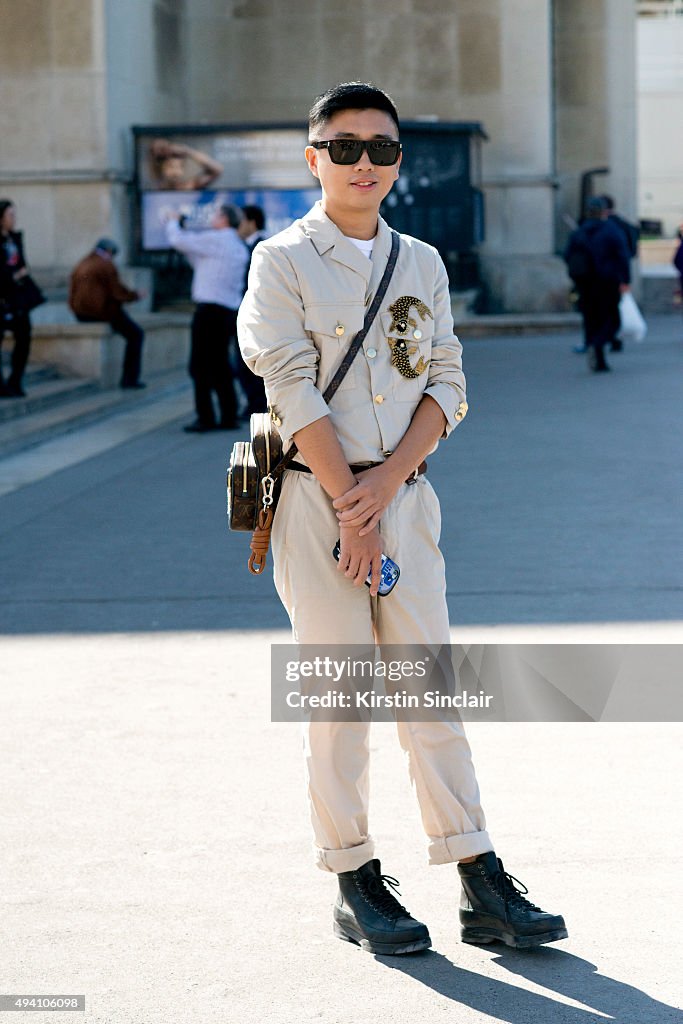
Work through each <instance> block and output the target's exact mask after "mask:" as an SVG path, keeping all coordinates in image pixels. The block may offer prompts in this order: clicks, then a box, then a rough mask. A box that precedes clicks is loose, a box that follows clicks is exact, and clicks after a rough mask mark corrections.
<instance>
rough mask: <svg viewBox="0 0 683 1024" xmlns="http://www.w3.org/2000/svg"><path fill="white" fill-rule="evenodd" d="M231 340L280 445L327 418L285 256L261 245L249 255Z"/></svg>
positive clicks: (295, 286)
mask: <svg viewBox="0 0 683 1024" xmlns="http://www.w3.org/2000/svg"><path fill="white" fill-rule="evenodd" d="M237 337H238V340H239V346H240V351H241V353H242V357H243V359H244V361H245V362H246V364H247V366H248V367H249V369H250V370H252V371H253V372H254V373H255V374H257V375H258V376H259V377H263V381H264V384H265V387H266V392H267V395H268V403H269V405H270V408H271V410H272V415H273V418H274V420H275V422H276V424H277V425H278V428H279V431H280V434H281V435H282V439H283V441H284V442H285V444H289V442H290V441H291V439H292V437H293V436H294V434H296V432H297V430H301V429H302V428H303V427H306V426H308V424H309V423H314V422H315V421H316V420H319V419H321V418H322V417H323V416H327V415H328V414H329V410H328V407H327V403H326V402H325V400H324V399H323V396H322V394H321V393H320V391H319V390H318V388H317V387H316V386H315V382H316V379H317V376H318V359H319V356H318V350H317V348H316V347H315V345H314V343H313V341H312V339H311V338H310V337H309V336H308V334H307V333H306V331H305V329H304V306H303V301H302V298H301V291H300V289H299V283H298V280H297V276H296V273H295V271H294V268H293V267H292V265H291V263H290V261H289V259H288V258H287V255H286V254H285V253H284V252H283V251H282V250H281V249H279V248H277V246H270V245H268V243H267V242H265V243H264V242H262V243H261V244H260V245H259V246H258V247H257V249H255V250H254V256H253V259H252V262H251V268H250V270H249V286H248V289H247V293H246V295H245V296H244V299H243V300H242V304H241V306H240V309H239V314H238V317H237Z"/></svg>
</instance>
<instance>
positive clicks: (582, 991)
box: [0, 318, 683, 1024]
mask: <svg viewBox="0 0 683 1024" xmlns="http://www.w3.org/2000/svg"><path fill="white" fill-rule="evenodd" d="M679 328H680V324H679V321H678V319H675V318H664V319H662V320H660V321H657V322H655V323H653V325H652V336H651V339H650V340H649V341H648V343H647V344H645V345H643V346H640V347H638V348H637V349H633V350H632V351H626V352H624V353H623V354H622V355H621V356H617V355H615V356H614V357H613V363H614V366H615V371H614V373H612V374H611V375H605V376H604V377H595V376H592V375H589V373H588V371H587V370H586V368H585V366H584V363H583V360H582V359H581V357H579V356H574V355H572V353H571V351H570V347H571V344H572V339H571V337H569V336H567V335H566V334H563V335H557V336H537V337H533V338H514V339H510V338H508V339H498V340H497V339H482V340H476V341H472V342H470V343H469V345H468V349H467V369H468V372H469V378H470V395H469V397H470V405H471V410H472V411H471V414H470V416H469V417H468V419H467V420H466V422H465V424H463V426H462V427H461V428H459V430H458V431H457V432H456V434H455V435H454V437H453V438H452V440H451V441H450V442H449V443H448V444H447V445H444V446H443V449H442V451H441V452H440V453H439V455H438V458H435V459H434V460H433V464H432V467H431V468H430V472H431V478H432V480H433V481H434V483H435V485H436V487H437V489H438V490H439V492H440V494H441V497H442V503H443V511H444V537H443V546H444V550H445V552H446V556H447V560H448V565H449V570H450V571H449V581H450V582H449V588H450V589H449V601H450V607H451V617H452V622H453V637H454V640H457V641H458V642H463V643H465V642H470V641H482V640H486V641H490V642H494V641H496V640H506V641H508V640H511V639H513V640H514V639H524V640H541V641H549V640H555V639H562V640H563V641H568V642H572V641H574V640H581V641H582V642H585V641H595V642H600V641H604V642H615V641H617V640H618V641H620V642H623V641H624V639H625V638H626V639H627V640H631V641H633V642H637V641H643V642H646V641H649V642H659V641H666V642H677V643H679V642H681V641H682V640H683V632H682V630H681V624H682V622H683V572H682V569H683V561H682V558H683V556H682V551H683V545H682V544H681V541H682V540H683V536H682V534H683V523H682V519H681V515H680V509H681V504H682V499H683V476H682V474H681V470H680V451H679V449H680V442H679V438H680V437H681V432H682V427H683V412H682V403H681V400H680V397H681V381H682V379H683V378H682V373H681V371H682V370H683V331H682V330H680V329H679ZM146 401H147V400H146V399H145V398H144V397H142V396H141V403H142V404H141V410H140V416H139V418H138V420H137V422H135V421H134V419H130V418H129V419H128V421H125V420H123V419H122V417H123V416H124V415H128V416H130V413H125V414H121V416H117V417H112V418H111V419H109V420H108V421H106V423H105V424H99V425H93V426H90V427H87V428H84V429H83V430H81V431H78V432H75V433H72V434H70V435H69V439H70V440H69V442H68V443H67V444H65V443H64V441H63V440H61V441H60V440H59V439H55V440H54V442H50V443H51V444H52V445H53V446H52V448H44V447H41V448H35V449H32V450H31V451H29V452H27V453H26V456H25V459H24V461H23V463H22V461H21V460H20V461H19V463H17V460H16V458H14V457H13V461H12V460H5V461H0V487H1V488H2V493H3V494H4V496H3V497H2V498H0V557H1V558H2V579H3V600H2V623H3V628H2V632H3V634H4V636H3V638H2V639H1V640H0V664H1V665H2V686H1V687H0V705H1V706H0V720H2V721H3V723H4V725H5V727H4V729H3V736H2V740H3V742H2V748H1V749H2V754H3V758H2V760H3V766H2V778H3V783H4V785H3V787H2V796H0V821H1V823H2V828H1V829H0V856H1V857H2V862H3V865H4V870H3V880H4V881H3V904H4V907H3V914H2V924H1V925H0V928H1V929H2V933H3V943H2V946H3V968H2V981H1V982H0V988H1V990H2V991H4V992H19V993H21V992H23V993H29V992H36V993H41V992H42V993H45V994H48V993H67V992H83V993H85V994H86V996H87V1000H88V1009H87V1012H86V1014H85V1020H86V1021H87V1022H88V1024H91V1022H92V1024H105V1022H116V1024H120V1022H121V1024H129V1022H130V1024H145V1022H150V1024H151V1022H154V1024H157V1022H159V1024H161V1022H163V1024H167V1022H171V1021H179V1022H183V1024H185V1022H188V1024H195V1022H197V1024H199V1022H201V1024H204V1022H211V1024H213V1022H222V1024H224V1022H229V1024H232V1022H233V1021H235V1022H237V1021H239V1022H248V1024H251V1022H254V1024H256V1022H257V1021H268V1022H271V1021H272V1022H273V1024H289V1022H292V1024H293V1022H295V1021H297V1022H298V1021H301V1020H313V1021H324V1022H342V1021H344V1022H346V1021H359V1022H365V1021H387V1022H392V1024H393V1022H396V1024H403V1022H411V1024H412V1022H413V1021H415V1020H422V1021H424V1022H426V1024H432V1022H437V1021H442V1020H446V1019H449V1020H451V1019H452V1020H456V1021H457V1022H458V1024H471V1022H472V1024H474V1022H477V1024H479V1022H489V1021H506V1022H510V1024H535V1022H553V1024H554V1022H558V1024H583V1022H586V1024H588V1022H593V1021H599V1020H605V1019H607V1020H616V1021H619V1022H620V1024H659V1022H667V1024H668V1022H674V1021H682V1020H683V1014H681V1012H680V1010H678V1009H676V1007H677V1006H679V1005H680V984H679V976H680V942H679V940H678V932H679V922H680V892H681V887H680V878H681V869H682V865H681V855H680V849H681V840H682V839H683V835H682V832H683V828H682V822H681V814H680V794H679V785H678V779H679V777H680V771H681V765H680V747H681V732H682V730H681V728H680V726H679V725H677V724H657V725H652V724H649V725H644V724H637V723H636V724H628V725H616V724H612V725H607V724H600V725H582V724H569V725H567V724H553V725H544V724H523V725H502V724H498V725H496V724H477V725H472V726H470V729H469V732H470V737H471V742H472V745H473V748H474V754H475V760H476V763H477V765H478V771H479V777H480V783H481V787H482V792H483V796H484V801H485V805H486V807H487V813H488V818H489V826H490V830H491V832H492V834H493V836H494V838H495V840H496V844H497V848H498V850H499V852H500V853H501V854H502V856H503V857H504V859H505V861H506V867H507V868H508V869H509V870H511V871H512V873H513V874H515V875H518V876H519V877H521V878H522V880H523V881H524V882H526V883H527V884H528V885H529V887H530V888H531V893H532V896H533V897H537V898H538V900H539V901H541V902H542V903H543V905H545V906H547V908H548V909H559V910H561V911H562V912H563V913H564V914H565V916H566V918H567V921H568V926H569V929H570V939H569V940H568V941H566V942H563V943H559V944H556V945H555V946H551V947H547V948H544V949H542V950H539V951H538V952H536V953H535V954H532V955H528V956H523V955H521V954H518V953H513V952H510V951H507V950H504V949H502V948H500V949H499V948H496V947H490V948H488V949H487V948H481V949H479V948H477V947H467V946H464V945H462V944H461V943H460V942H459V941H458V937H457V923H456V918H457V913H456V904H457V883H456V873H455V870H454V868H452V867H450V866H448V867H442V868H431V869H427V868H426V867H425V843H424V841H423V838H422V836H421V832H420V826H419V819H418V815H417V809H416V805H415V801H414V799H413V797H412V794H411V793H410V791H409V783H408V779H407V773H406V771H405V766H404V764H403V762H402V755H401V752H400V750H399V748H398V745H397V743H396V741H395V738H394V735H393V730H392V728H391V727H390V726H386V725H380V726H376V727H375V730H374V733H373V747H374V762H373V785H372V790H373V800H374V802H373V832H374V834H375V837H376V839H377V841H378V844H379V850H380V854H381V856H382V859H383V865H384V867H385V869H386V870H388V871H389V872H390V873H392V874H394V875H396V876H397V877H398V878H400V879H401V882H402V886H401V891H402V893H403V895H404V897H405V901H406V903H407V904H408V906H409V907H410V909H411V910H412V911H413V912H414V913H415V914H416V915H417V916H421V917H422V919H424V920H427V922H428V923H429V926H430V930H431V933H432V937H433V939H434V951H433V952H431V953H430V954H428V955H425V956H422V957H413V958H409V959H400V960H399V959H391V958H375V957H372V956H369V955H367V954H365V953H362V952H360V951H359V950H357V949H356V948H354V947H351V946H349V945H346V944H343V943H340V942H338V941H336V940H334V939H333V938H332V936H331V928H330V920H329V915H330V904H331V901H332V897H333V892H334V882H333V879H332V878H331V877H326V876H324V875H323V874H321V873H320V872H318V871H316V870H315V869H314V868H313V867H312V862H311V859H310V857H309V834H308V825H307V819H306V807H305V801H304V796H303V791H302V768H301V762H300V750H299V746H300V743H299V736H298V731H297V729H296V727H293V726H288V725H275V724H272V723H271V722H270V721H269V709H268V699H269V694H268V657H269V643H270V642H272V641H273V640H284V639H286V635H287V634H286V627H287V622H286V617H285V616H284V614H283V612H282V610H281V609H280V607H279V605H278V603H277V600H276V598H275V596H274V594H273V591H272V585H271V583H270V581H269V580H264V579H261V580H257V579H252V578H250V577H249V576H248V574H247V573H246V569H245V561H246V552H247V547H248V545H247V543H246V539H245V537H243V536H239V535H231V534H229V533H228V532H227V531H226V529H225V523H224V491H223V473H224V467H225V462H226V454H227V449H228V445H229V444H230V443H231V442H232V440H233V435H226V434H216V435H212V436H207V437H188V436H187V435H184V434H183V433H182V432H180V431H179V423H180V422H182V417H183V416H185V415H186V414H187V409H188V397H187V395H186V394H185V395H180V396H177V397H176V398H175V399H166V400H165V404H164V405H163V406H159V405H156V407H155V404H154V403H152V404H148V405H145V404H144V403H145V402H146ZM171 401H177V402H178V406H177V410H176V411H177V415H178V417H180V419H174V418H173V415H172V414H173V409H172V406H170V405H169V402H171ZM155 428H156V429H155ZM94 432H96V433H94ZM235 436H236V435H235ZM29 463H30V465H31V466H32V467H33V468H32V471H31V474H30V477H26V476H24V477H22V476H21V466H22V464H23V465H24V466H28V465H29ZM27 479H30V480H31V481H32V482H30V483H26V482H25V481H26V480H27ZM254 627H256V629H254ZM31 1019H32V1020H34V1021H36V1022H40V1021H42V1020H43V1019H44V1020H46V1021H53V1020H54V1019H55V1018H54V1017H53V1016H48V1015H47V1014H40V1013H38V1014H34V1016H33V1017H32V1018H31ZM79 1019H83V1018H79Z"/></svg>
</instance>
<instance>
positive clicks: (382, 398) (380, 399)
mask: <svg viewBox="0 0 683 1024" xmlns="http://www.w3.org/2000/svg"><path fill="white" fill-rule="evenodd" d="M375 401H376V402H377V405H381V404H382V402H383V401H384V395H375Z"/></svg>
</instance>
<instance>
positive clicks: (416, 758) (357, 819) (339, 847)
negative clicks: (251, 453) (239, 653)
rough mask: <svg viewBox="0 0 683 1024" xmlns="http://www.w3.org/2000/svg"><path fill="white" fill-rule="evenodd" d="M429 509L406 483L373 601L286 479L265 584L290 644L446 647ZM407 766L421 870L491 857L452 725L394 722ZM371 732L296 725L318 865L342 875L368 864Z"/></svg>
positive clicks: (320, 516) (304, 495)
mask: <svg viewBox="0 0 683 1024" xmlns="http://www.w3.org/2000/svg"><path fill="white" fill-rule="evenodd" d="M440 531H441V513H440V509H439V500H438V498H437V496H436V494H435V492H434V489H433V488H432V486H431V484H430V483H429V482H428V480H427V479H426V477H424V476H423V477H419V478H418V480H417V481H416V483H414V484H412V485H407V484H404V485H403V486H402V487H401V489H400V491H399V492H398V494H397V495H396V497H395V499H394V500H393V501H392V503H391V505H390V506H389V507H388V508H387V510H386V512H385V513H384V516H383V517H382V521H381V523H380V533H381V535H382V538H383V541H384V550H385V551H386V553H387V554H388V555H390V556H391V558H393V560H394V561H395V562H396V563H397V564H398V565H399V567H400V569H401V577H400V579H399V581H398V583H397V585H396V587H395V588H394V590H393V592H392V593H391V594H390V595H389V596H388V597H385V598H379V597H378V598H372V597H370V591H369V589H368V588H367V587H365V586H362V587H354V585H353V584H352V583H351V581H350V580H347V579H346V577H344V576H343V575H342V574H341V573H339V572H338V571H337V563H336V562H335V560H334V558H333V557H332V548H333V547H334V545H335V543H336V541H337V539H338V537H339V528H338V524H337V517H336V514H335V512H334V509H333V508H332V504H331V501H330V498H329V497H328V496H327V494H326V493H325V491H324V490H323V488H322V487H321V486H320V484H319V483H318V481H317V480H316V479H315V478H314V477H313V476H311V475H310V474H308V473H298V472H296V471H289V472H287V473H286V474H285V480H284V483H283V488H282V495H281V497H280V502H279V504H278V509H277V515H276V516H275V520H274V525H273V535H272V547H273V560H274V577H275V586H276V588H277V591H278V594H279V595H280V599H281V600H282V603H283V604H284V606H285V608H286V609H287V612H288V614H289V617H290V620H291V623H292V629H293V633H294V640H295V642H296V643H300V644H326V643H329V644H346V643H347V644H358V645H370V646H372V645H373V644H374V643H379V644H413V643H414V644H435V645H440V644H447V643H449V642H450V630H449V621H448V608H447V605H446V577H445V567H444V560H443V556H442V554H441V552H440V550H439V547H438V542H439V535H440ZM397 728H398V736H399V741H400V743H401V746H402V747H403V750H404V751H405V753H406V755H407V758H408V766H409V771H410V777H411V780H412V783H413V785H414V787H415V790H416V793H417V798H418V801H419V805H420V812H421V815H422V823H423V826H424V829H425V832H426V833H427V835H428V836H429V840H430V843H429V855H430V863H432V864H444V863H447V862H450V861H456V860H460V859H461V858H463V857H470V856H474V855H476V854H479V853H485V852H486V851H487V850H492V849H493V844H492V843H491V840H490V838H489V835H488V833H487V832H486V822H485V820H484V812H483V811H482V808H481V804H480V799H479V787H478V785H477V780H476V777H475V773H474V767H473V765H472V756H471V752H470V747H469V744H468V742H467V739H466V737H465V732H464V729H463V727H462V725H461V723H459V722H456V721H453V720H450V719H447V720H444V721H436V722H435V721H429V722H397ZM369 731H370V725H369V723H366V722H321V721H312V722H310V723H306V724H305V726H304V750H305V755H306V765H307V770H308V793H309V802H310V810H311V819H312V823H313V831H314V837H315V853H316V861H317V864H318V866H319V867H320V868H322V869H323V870H324V871H335V872H339V871H352V870H354V869H355V868H357V867H360V865H361V864H365V863H366V861H368V860H370V859H371V858H372V857H373V856H374V845H373V841H372V838H371V836H370V833H369V831H368V775H369V771H368V770H369V753H370V748H369Z"/></svg>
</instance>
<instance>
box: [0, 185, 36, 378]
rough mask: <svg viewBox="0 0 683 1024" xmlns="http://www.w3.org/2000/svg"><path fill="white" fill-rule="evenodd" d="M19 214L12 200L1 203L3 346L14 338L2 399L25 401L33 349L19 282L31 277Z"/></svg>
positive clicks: (0, 318)
mask: <svg viewBox="0 0 683 1024" xmlns="http://www.w3.org/2000/svg"><path fill="white" fill-rule="evenodd" d="M15 224H16V210H15V207H14V203H13V202H12V201H11V199H0V345H1V344H2V339H3V337H4V335H5V332H6V331H10V332H11V333H12V334H13V335H14V349H13V351H12V369H11V371H10V375H9V379H8V380H7V382H6V383H5V378H4V376H3V374H2V372H1V370H0V398H23V397H24V395H25V394H26V392H25V391H24V389H23V387H22V378H23V376H24V370H25V369H26V363H27V362H28V353H29V349H30V347H31V318H30V316H29V314H28V312H26V310H24V309H22V308H21V298H20V288H19V286H20V282H21V279H22V278H23V277H26V276H27V274H28V268H27V266H26V260H25V258H24V243H23V238H22V234H21V232H20V231H15V230H14V228H15Z"/></svg>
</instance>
